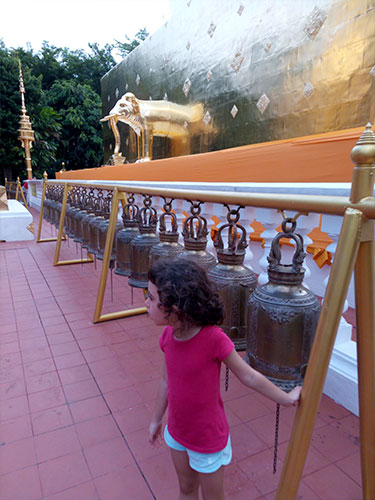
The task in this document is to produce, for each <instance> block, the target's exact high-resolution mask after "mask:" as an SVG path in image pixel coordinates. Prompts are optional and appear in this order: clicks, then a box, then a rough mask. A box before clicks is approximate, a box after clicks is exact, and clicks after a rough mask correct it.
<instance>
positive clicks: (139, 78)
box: [135, 74, 141, 86]
mask: <svg viewBox="0 0 375 500" xmlns="http://www.w3.org/2000/svg"><path fill="white" fill-rule="evenodd" d="M140 81H141V77H140V76H139V75H138V74H137V78H136V79H135V83H136V84H137V86H138V85H139V82H140Z"/></svg>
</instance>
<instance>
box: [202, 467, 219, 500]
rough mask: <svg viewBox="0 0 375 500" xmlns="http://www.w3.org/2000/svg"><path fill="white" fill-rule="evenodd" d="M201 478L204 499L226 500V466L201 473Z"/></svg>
mask: <svg viewBox="0 0 375 500" xmlns="http://www.w3.org/2000/svg"><path fill="white" fill-rule="evenodd" d="M199 479H200V483H201V489H202V495H203V499H204V500H225V499H224V467H220V469H218V470H217V471H216V472H212V473H211V474H204V473H200V474H199Z"/></svg>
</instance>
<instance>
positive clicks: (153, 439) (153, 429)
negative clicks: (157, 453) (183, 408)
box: [148, 422, 162, 446]
mask: <svg viewBox="0 0 375 500" xmlns="http://www.w3.org/2000/svg"><path fill="white" fill-rule="evenodd" d="M148 436H149V441H150V443H151V444H152V446H155V445H156V446H160V444H161V442H162V440H161V422H151V423H150V426H149V428H148Z"/></svg>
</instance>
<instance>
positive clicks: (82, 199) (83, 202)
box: [73, 187, 87, 243]
mask: <svg viewBox="0 0 375 500" xmlns="http://www.w3.org/2000/svg"><path fill="white" fill-rule="evenodd" d="M86 195H87V190H86V188H85V187H81V189H80V193H79V207H80V210H79V212H76V213H75V215H74V223H73V224H74V227H75V230H74V232H75V238H74V241H75V242H77V243H82V223H81V222H82V219H83V217H84V216H85V215H87V196H86Z"/></svg>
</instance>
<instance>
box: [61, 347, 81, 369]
mask: <svg viewBox="0 0 375 500" xmlns="http://www.w3.org/2000/svg"><path fill="white" fill-rule="evenodd" d="M55 363H56V366H57V369H58V370H61V369H64V368H73V367H75V366H80V365H84V364H86V362H85V359H84V357H83V356H82V354H81V352H79V351H78V352H72V353H70V354H64V355H63V356H55Z"/></svg>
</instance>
